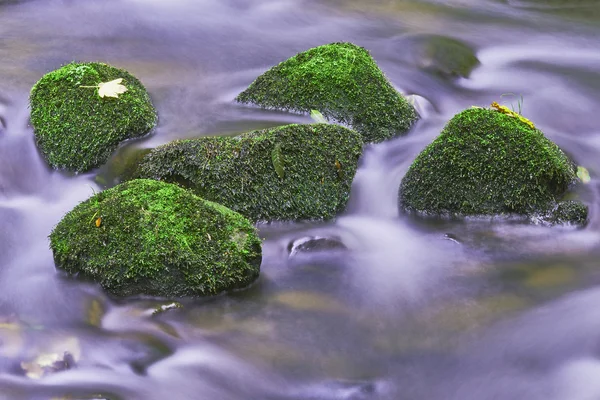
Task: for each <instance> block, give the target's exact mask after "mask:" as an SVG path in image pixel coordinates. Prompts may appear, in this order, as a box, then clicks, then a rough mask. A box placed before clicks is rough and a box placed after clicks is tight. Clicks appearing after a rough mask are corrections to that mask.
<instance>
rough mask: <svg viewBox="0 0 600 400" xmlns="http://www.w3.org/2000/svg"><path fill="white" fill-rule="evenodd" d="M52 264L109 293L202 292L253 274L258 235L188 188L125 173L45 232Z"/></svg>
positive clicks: (257, 263) (243, 283) (240, 219)
mask: <svg viewBox="0 0 600 400" xmlns="http://www.w3.org/2000/svg"><path fill="white" fill-rule="evenodd" d="M50 244H51V248H52V251H53V253H54V260H55V262H56V265H57V267H59V268H60V269H62V270H64V271H66V272H67V273H69V274H71V275H77V276H80V277H84V278H88V279H91V280H93V281H95V282H98V283H99V284H100V285H101V286H102V287H103V288H104V289H105V290H106V291H108V292H109V293H111V294H113V295H115V296H132V295H142V294H143V295H152V296H167V297H181V296H204V295H213V294H217V293H220V292H222V291H226V290H231V289H236V288H242V287H244V286H247V285H248V284H250V283H251V282H253V281H254V280H255V279H256V278H257V277H258V274H259V268H260V263H261V242H260V239H259V238H258V236H257V234H256V230H255V228H254V227H253V226H252V224H251V223H250V222H249V221H248V220H247V219H246V218H244V217H242V216H241V215H240V214H238V213H236V212H234V211H232V210H230V209H228V208H226V207H224V206H222V205H219V204H216V203H213V202H210V201H206V200H204V199H201V198H200V197H198V196H196V195H195V194H193V193H191V192H190V191H189V190H186V189H183V188H180V187H179V186H177V185H171V184H168V183H164V182H158V181H154V180H144V179H139V180H133V181H129V182H125V183H123V184H121V185H118V186H115V187H114V188H112V189H108V190H106V191H103V192H100V193H98V194H96V195H94V196H92V197H91V198H90V199H88V200H86V201H84V202H83V203H81V204H79V205H78V206H76V207H75V208H74V209H73V210H72V211H70V212H69V213H68V214H67V215H65V217H64V218H63V219H62V220H61V221H60V223H59V224H58V225H57V226H56V227H55V229H54V230H53V231H52V234H51V235H50Z"/></svg>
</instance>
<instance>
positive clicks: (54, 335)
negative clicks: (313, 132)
mask: <svg viewBox="0 0 600 400" xmlns="http://www.w3.org/2000/svg"><path fill="white" fill-rule="evenodd" d="M599 33H600V6H599V5H598V2H596V1H592V0H579V1H574V0H571V1H569V2H566V1H561V0H551V1H545V2H542V1H536V0H518V1H517V0H514V1H513V0H509V1H494V0H484V1H469V0H462V1H461V0H453V1H445V2H441V1H434V0H430V1H400V0H396V1H391V0H389V1H383V0H380V1H369V2H367V1H358V0H344V1H343V0H321V1H316V0H315V1H308V0H305V1H302V0H287V1H275V0H261V1H259V0H219V1H217V0H171V1H159V0H145V1H142V0H103V1H99V0H98V1H92V0H87V1H83V0H81V1H77V0H71V1H67V0H63V1H59V0H47V1H42V0H37V1H36V0H32V1H23V2H18V1H15V2H2V1H0V399H11V400H21V399H51V398H55V399H63V398H64V399H91V398H106V399H144V400H147V399H157V400H159V399H161V400H162V399H178V400H179V399H224V400H229V399H265V400H269V399H327V400H329V399H393V400H395V399H432V400H436V399H440V400H448V399H457V400H459V399H460V400H466V399H473V400H480V399H509V398H510V399H525V398H527V399H533V400H535V399H544V400H548V399H556V400H585V399H597V398H600V384H598V383H597V382H598V380H597V379H595V378H596V377H597V376H598V374H600V360H599V359H598V354H599V353H598V349H599V347H598V343H600V326H599V324H600V322H599V321H600V315H599V314H600V311H599V307H598V303H600V290H599V289H598V283H600V274H599V273H598V271H600V262H598V261H597V260H598V255H599V253H600V252H599V251H598V250H599V249H600V246H599V244H600V231H599V229H600V217H599V213H598V189H599V181H598V179H597V174H598V172H599V171H600V157H598V155H599V154H600V113H598V112H597V109H598V108H600V52H599V49H600V47H599V45H598V35H599ZM427 35H441V36H446V37H449V38H453V39H456V40H459V41H461V42H463V43H465V44H468V45H470V46H472V47H473V48H474V49H475V53H476V55H477V57H478V58H479V61H480V62H481V64H480V65H479V66H478V67H477V68H476V69H475V70H474V71H473V72H472V73H471V75H470V76H469V77H468V78H458V79H455V78H449V77H447V76H444V75H443V74H442V75H440V74H436V73H434V72H432V70H431V68H429V69H427V68H422V67H423V66H424V65H429V66H431V63H432V62H433V66H434V67H435V66H436V65H435V60H434V61H431V60H429V59H426V58H425V59H424V58H423V57H424V56H423V53H420V52H419V48H418V47H414V46H413V47H411V46H408V45H407V43H414V42H412V41H411V40H412V39H411V38H414V37H428V36H427ZM334 41H352V42H354V43H357V44H359V45H362V46H364V47H366V48H367V49H369V50H370V51H371V53H372V55H373V56H374V58H375V59H376V60H377V62H378V63H379V65H380V67H381V68H382V69H383V70H384V72H385V73H386V75H387V76H388V77H389V79H390V80H391V81H392V82H393V84H394V85H395V86H396V87H397V88H398V89H399V90H400V91H403V92H404V93H406V94H411V95H415V98H416V102H417V105H418V107H419V109H420V111H421V113H422V115H423V118H422V120H421V121H420V122H419V123H418V124H417V125H416V126H415V128H414V129H413V130H412V131H411V132H410V134H409V135H407V136H405V137H402V138H398V139H395V140H392V141H389V142H386V143H383V144H380V145H376V146H369V147H367V148H366V151H365V154H364V156H363V159H362V161H361V167H360V169H359V171H358V173H357V175H356V178H355V182H354V187H353V192H352V197H351V201H350V204H349V206H348V210H347V212H346V213H345V214H344V215H342V216H340V217H339V218H338V219H337V220H336V221H334V222H330V223H324V224H273V225H268V226H263V227H261V235H262V236H263V237H264V238H265V242H264V247H263V251H264V261H263V265H262V271H261V277H260V279H259V281H258V282H257V283H256V284H255V285H254V286H252V287H251V288H249V289H248V290H245V291H241V292H238V293H234V294H230V295H225V296H218V297H215V298H208V299H195V300H193V299H192V300H186V301H184V302H183V305H184V308H183V309H177V310H168V311H166V312H164V313H162V314H160V315H156V316H152V310H153V309H154V308H155V307H157V306H160V305H163V304H169V301H165V300H160V299H137V300H130V301H122V302H115V301H113V300H111V299H109V298H107V297H106V296H105V295H104V294H103V293H102V291H101V290H99V289H98V288H97V287H96V286H94V285H91V284H88V283H83V282H79V281H75V280H69V279H65V278H64V277H62V276H61V275H60V274H58V273H57V272H56V270H55V268H54V264H53V261H52V254H51V252H50V250H49V249H48V240H47V236H48V234H49V232H50V231H51V229H52V227H53V226H54V224H56V223H57V222H58V221H59V220H60V218H61V217H62V216H63V215H64V214H65V213H66V212H67V211H69V210H70V209H71V208H72V207H74V206H75V205H76V204H77V203H78V202H80V201H82V200H84V199H86V198H88V197H89V196H91V195H92V194H93V193H94V192H95V191H96V192H97V191H99V190H102V188H103V187H105V186H107V185H112V184H114V183H115V180H114V179H115V170H116V169H118V164H119V162H120V160H121V159H123V158H126V157H127V155H128V154H130V153H131V152H134V151H135V150H136V149H140V148H148V147H154V146H156V145H159V144H162V143H166V142H168V141H171V140H173V139H176V138H185V137H195V136H201V135H212V134H231V133H234V132H243V131H247V130H251V129H256V128H262V127H269V126H275V125H282V124H286V123H290V122H299V123H309V122H311V120H310V118H309V117H308V116H302V115H293V114H288V113H282V112H270V111H263V110H258V109H256V108H250V107H244V106H239V105H236V104H235V103H233V98H234V97H235V95H236V94H237V93H239V92H240V91H241V90H243V89H244V88H245V87H246V86H247V85H248V84H249V83H250V82H251V81H252V80H253V79H254V78H255V77H256V76H258V75H259V74H260V73H262V72H263V71H265V70H266V69H267V68H269V67H270V66H272V65H274V64H276V63H278V62H280V61H282V60H284V59H286V58H288V57H290V56H292V55H294V54H295V53H297V52H299V51H303V50H306V49H308V48H310V47H313V46H316V45H320V44H325V43H329V42H334ZM451 53H452V52H450V55H448V54H446V55H445V56H444V57H451ZM73 60H77V61H103V62H107V63H110V64H113V65H115V66H118V67H121V68H125V69H127V70H129V71H130V72H131V73H132V74H134V75H136V76H137V77H138V78H139V79H140V80H141V81H142V82H143V83H144V84H145V85H146V87H147V89H148V91H149V92H150V95H151V97H152V99H153V102H154V104H155V105H156V107H157V109H158V112H159V115H160V123H159V126H158V128H157V130H156V132H155V134H153V135H152V136H150V137H148V138H145V139H143V140H140V141H136V142H132V143H128V144H127V145H125V146H124V147H123V148H121V149H120V150H119V151H118V152H117V153H116V154H115V156H114V157H113V159H112V160H111V161H110V162H109V164H108V165H107V166H105V167H102V168H100V169H99V170H97V171H93V172H90V173H87V174H81V175H77V176H71V175H69V174H63V173H59V172H56V171H52V170H50V169H49V168H48V167H47V166H46V165H45V163H44V161H43V159H42V158H41V157H40V155H39V154H38V152H37V150H36V147H35V144H34V140H33V135H32V130H31V127H30V126H29V125H28V115H29V109H28V94H29V90H30V88H31V87H32V85H33V84H34V83H35V82H36V81H37V80H38V79H39V78H40V77H41V76H42V75H43V74H44V73H46V72H48V71H50V70H53V69H56V68H58V67H59V66H60V65H62V64H64V63H68V62H70V61H73ZM507 93H514V94H516V95H517V96H514V97H512V98H511V97H507V96H502V95H503V94H507ZM519 95H522V96H523V99H524V103H523V114H524V115H525V116H526V117H527V118H529V119H530V120H532V121H534V122H535V124H536V125H537V126H538V127H540V128H541V129H542V130H543V131H544V132H545V133H546V135H547V136H548V137H550V138H551V139H552V140H554V141H555V142H556V143H558V144H559V145H560V146H561V147H562V148H563V149H565V150H566V151H567V152H568V153H569V154H570V155H571V156H572V157H573V158H574V159H575V160H576V162H577V163H578V164H580V165H583V166H585V167H586V168H587V169H588V170H589V171H590V173H591V176H592V180H591V182H590V183H589V184H588V185H586V186H583V185H582V187H580V188H578V189H576V195H577V196H579V198H581V199H582V200H583V201H585V202H586V203H588V204H589V205H590V211H591V215H590V218H591V219H590V223H589V224H588V226H587V227H586V228H585V229H580V230H576V229H572V228H561V227H555V228H548V227H542V226H533V225H527V224H523V223H519V222H517V221H507V220H501V219H499V220H493V221H485V220H483V221H482V220H468V221H445V222H444V221H437V222H435V221H425V222H424V221H419V220H416V219H412V218H407V217H406V216H403V215H398V211H397V208H396V196H397V189H398V185H399V182H400V180H401V178H402V176H403V174H404V173H405V172H406V170H407V168H408V166H409V165H410V163H411V161H412V160H413V159H414V157H415V156H416V155H417V154H418V153H419V152H420V151H421V150H422V149H423V147H424V146H425V145H426V144H428V143H429V142H430V141H431V140H432V139H433V138H434V137H435V136H436V135H437V134H438V133H439V131H440V130H441V128H442V127H443V125H444V124H445V122H446V121H447V120H448V119H450V118H451V117H452V115H453V114H455V113H456V112H458V111H460V110H462V109H464V108H466V107H470V106H472V105H478V106H486V105H489V104H490V103H491V102H492V101H503V102H504V103H505V104H507V105H509V104H510V103H511V102H513V104H516V102H517V99H518V98H519ZM307 238H331V239H332V240H335V242H336V243H337V244H338V245H332V246H331V248H329V249H325V250H321V251H318V252H312V253H310V252H302V251H296V249H295V248H294V243H295V244H296V245H299V244H302V243H303V242H306V240H307ZM340 243H341V244H343V246H340V245H339V244H340ZM334 244H335V243H334ZM342 247H345V249H343V248H342ZM290 251H292V256H291V257H290ZM65 352H68V353H69V356H68V357H67V358H66V359H65ZM57 362H58V364H60V363H61V362H62V363H63V364H64V363H65V362H66V363H69V364H70V367H71V368H70V369H67V370H64V371H56V372H54V373H52V372H51V371H48V368H46V369H44V368H42V367H40V365H46V364H52V363H55V365H57V364H56V363H57Z"/></svg>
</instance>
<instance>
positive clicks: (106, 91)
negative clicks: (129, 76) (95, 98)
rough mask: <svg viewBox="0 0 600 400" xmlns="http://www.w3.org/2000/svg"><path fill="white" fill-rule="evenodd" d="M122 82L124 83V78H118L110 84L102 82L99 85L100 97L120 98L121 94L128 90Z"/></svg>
mask: <svg viewBox="0 0 600 400" xmlns="http://www.w3.org/2000/svg"><path fill="white" fill-rule="evenodd" d="M121 82H123V78H117V79H115V80H112V81H110V82H100V83H99V84H98V95H99V96H100V97H115V98H117V97H119V95H120V94H121V93H125V92H126V91H127V88H126V87H125V85H122V84H121Z"/></svg>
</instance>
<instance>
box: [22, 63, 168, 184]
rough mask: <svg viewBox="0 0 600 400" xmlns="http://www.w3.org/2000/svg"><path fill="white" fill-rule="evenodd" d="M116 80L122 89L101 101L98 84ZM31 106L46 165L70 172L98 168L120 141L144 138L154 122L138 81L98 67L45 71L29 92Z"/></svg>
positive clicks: (153, 113)
mask: <svg viewBox="0 0 600 400" xmlns="http://www.w3.org/2000/svg"><path fill="white" fill-rule="evenodd" d="M119 78H121V79H122V81H121V82H120V84H121V85H123V86H124V87H125V88H126V91H125V92H124V93H121V94H117V96H118V97H110V96H103V97H100V94H104V93H102V92H100V90H99V88H98V85H99V84H103V83H107V82H111V81H113V80H115V79H119ZM105 89H106V88H105ZM30 106H31V124H32V125H33V128H34V133H35V138H36V142H37V145H38V147H39V149H40V151H41V153H42V154H43V155H44V157H45V158H46V160H47V162H48V164H50V166H52V167H53V168H58V169H67V170H70V171H74V172H82V171H87V170H89V169H91V168H95V167H97V166H99V165H101V164H103V163H104V162H105V161H106V160H107V159H108V157H109V156H110V155H111V153H112V152H113V151H114V150H115V149H116V148H117V146H118V145H119V143H120V142H122V141H123V140H126V139H131V138H136V137H140V136H143V135H145V134H147V133H148V132H149V131H150V130H151V129H152V128H153V127H154V126H155V125H156V120H157V116H156V111H155V109H154V107H153V105H152V103H151V102H150V97H149V96H148V93H147V92H146V89H145V88H144V86H143V85H142V84H141V83H140V81H139V80H138V79H136V78H135V77H134V76H132V75H131V74H129V73H128V72H127V71H125V70H122V69H117V68H114V67H111V66H110V65H107V64H102V63H72V64H68V65H65V66H64V67H62V68H59V69H57V70H55V71H52V72H49V73H47V74H46V75H44V76H43V77H42V78H41V79H40V80H39V81H38V82H37V83H36V84H35V85H34V86H33V88H32V89H31V95H30Z"/></svg>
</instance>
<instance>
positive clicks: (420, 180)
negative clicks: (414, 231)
mask: <svg viewBox="0 0 600 400" xmlns="http://www.w3.org/2000/svg"><path fill="white" fill-rule="evenodd" d="M575 181H576V175H575V168H574V165H573V163H572V162H571V161H570V160H569V159H568V158H567V156H566V155H565V154H564V153H563V152H562V151H561V150H560V149H559V148H558V146H557V145H556V144H554V143H553V142H551V141H550V140H548V139H547V138H546V137H545V136H544V135H543V133H542V132H541V131H539V130H538V129H535V128H533V127H531V126H529V125H528V124H527V123H525V122H522V121H521V120H519V118H516V117H514V116H510V115H507V114H503V113H501V112H498V111H496V110H492V109H484V108H472V109H468V110H465V111H463V112H461V113H459V114H457V115H455V116H454V117H453V118H452V119H451V120H450V121H449V122H448V124H447V125H446V126H445V127H444V129H443V130H442V132H441V134H440V135H439V136H438V137H437V138H436V139H435V140H434V141H433V143H431V144H430V145H428V146H427V147H426V148H425V150H423V151H422V152H421V153H420V154H419V155H418V156H417V158H416V159H415V161H414V162H413V163H412V165H411V166H410V168H409V170H408V172H407V173H406V175H405V176H404V178H403V179H402V183H401V185H400V191H399V203H400V207H401V209H404V210H407V211H416V212H419V213H423V214H430V215H451V216H454V215H494V214H520V215H527V216H534V215H542V214H547V213H548V212H549V211H551V210H553V209H555V208H556V207H557V201H558V200H559V199H560V198H561V197H562V196H563V195H564V193H565V191H566V190H567V189H568V187H569V185H571V184H572V183H574V182H575ZM581 207H583V208H585V206H583V205H581V206H580V207H579V209H580V208H581ZM571 208H572V207H571ZM561 209H562V207H561ZM576 214H578V213H566V212H562V213H561V215H563V216H567V215H571V216H575V215H576ZM579 215H580V213H579ZM569 218H570V217H569ZM571 222H574V223H580V222H581V219H580V218H579V217H576V218H575V220H573V221H571Z"/></svg>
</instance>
